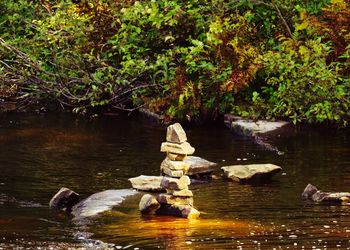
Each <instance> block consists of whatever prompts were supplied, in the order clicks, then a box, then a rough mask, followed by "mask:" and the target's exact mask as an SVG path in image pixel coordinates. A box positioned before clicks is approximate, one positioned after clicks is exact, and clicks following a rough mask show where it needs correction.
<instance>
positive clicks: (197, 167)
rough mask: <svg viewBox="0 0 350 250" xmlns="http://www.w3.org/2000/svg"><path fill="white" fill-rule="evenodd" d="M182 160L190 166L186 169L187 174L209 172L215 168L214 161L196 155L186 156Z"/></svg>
mask: <svg viewBox="0 0 350 250" xmlns="http://www.w3.org/2000/svg"><path fill="white" fill-rule="evenodd" d="M184 162H185V163H186V164H188V165H189V166H190V168H189V169H188V171H187V175H189V176H194V175H204V174H210V173H212V172H213V171H214V170H216V169H217V164H216V163H214V162H211V161H207V160H205V159H203V158H200V157H197V156H188V157H186V158H185V160H184Z"/></svg>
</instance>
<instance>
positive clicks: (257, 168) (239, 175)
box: [221, 164, 282, 182]
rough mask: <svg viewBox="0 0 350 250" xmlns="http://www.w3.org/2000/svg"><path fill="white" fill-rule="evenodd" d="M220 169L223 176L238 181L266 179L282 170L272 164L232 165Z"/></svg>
mask: <svg viewBox="0 0 350 250" xmlns="http://www.w3.org/2000/svg"><path fill="white" fill-rule="evenodd" d="M221 169H222V171H223V172H224V176H225V177H227V178H230V179H232V180H234V181H238V182H247V181H264V180H268V179H270V178H271V177H272V176H273V175H275V174H277V173H278V172H280V171H281V170H282V168H281V167H279V166H276V165H274V164H250V165H233V166H225V167H222V168H221Z"/></svg>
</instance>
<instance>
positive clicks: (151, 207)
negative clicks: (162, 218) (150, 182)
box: [139, 194, 160, 214]
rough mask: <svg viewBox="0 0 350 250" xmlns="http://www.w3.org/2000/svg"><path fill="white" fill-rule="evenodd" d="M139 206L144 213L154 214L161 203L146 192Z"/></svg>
mask: <svg viewBox="0 0 350 250" xmlns="http://www.w3.org/2000/svg"><path fill="white" fill-rule="evenodd" d="M139 208H140V211H141V213H142V214H154V213H155V212H156V211H157V210H158V209H159V208H160V204H159V202H158V201H157V199H156V198H155V197H154V196H153V195H150V194H145V195H144V196H142V198H141V200H140V203H139Z"/></svg>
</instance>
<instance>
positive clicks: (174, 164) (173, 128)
mask: <svg viewBox="0 0 350 250" xmlns="http://www.w3.org/2000/svg"><path fill="white" fill-rule="evenodd" d="M160 151H161V152H166V153H167V157H166V158H165V159H164V161H163V162H162V164H161V166H160V170H161V173H162V174H163V175H167V176H170V177H175V178H180V177H181V176H183V175H186V174H187V172H188V170H189V168H190V165H189V164H187V163H185V162H184V159H185V158H186V156H187V155H191V154H193V153H194V148H193V147H192V146H191V145H190V144H189V143H188V142H187V136H186V133H185V131H184V130H183V128H182V127H181V125H180V124H179V123H175V124H173V125H170V126H169V127H168V129H167V135H166V142H163V143H162V145H161V147H160Z"/></svg>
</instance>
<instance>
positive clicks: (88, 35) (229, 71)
mask: <svg viewBox="0 0 350 250" xmlns="http://www.w3.org/2000/svg"><path fill="white" fill-rule="evenodd" d="M349 16H350V15H349V0H332V1H330V0H321V1H305V0H281V1H277V0H272V1H264V0H262V1H255V0H239V1H224V0H215V1H207V0H204V1H199V0H190V1H179V0H165V1H158V0H150V1H146V0H141V1H134V0H122V1H113V0H97V1H85V0H84V1H69V0H67V1H54V0H52V1H48V0H47V1H45V0H41V1H29V0H19V1H16V2H15V1H7V2H6V1H2V2H1V3H0V98H1V100H11V101H16V102H20V103H21V104H22V105H23V106H28V107H30V106H31V105H33V104H37V103H40V102H41V103H42V104H41V105H45V103H46V102H48V103H52V102H54V103H57V104H59V105H60V106H61V107H63V108H69V109H71V110H73V111H76V112H83V113H84V112H86V111H89V110H95V109H96V108H100V107H102V108H105V107H108V108H111V107H113V108H117V109H122V110H134V109H136V108H138V107H139V106H143V105H146V106H147V107H148V108H150V109H151V110H153V111H155V112H158V113H163V114H166V116H167V119H168V120H171V119H203V118H204V119H205V118H218V117H220V116H221V115H222V114H224V113H226V112H232V113H236V114H240V115H244V116H248V117H265V118H270V119H274V118H288V119H292V120H293V121H294V122H304V121H307V122H336V123H340V124H346V123H348V122H349V114H348V112H347V109H348V107H349V94H348V93H349V92H350V91H349V81H350V80H349V77H348V75H349V71H350V67H349V61H350V46H349V42H350V38H349V36H348V34H349V30H350V28H349V23H350V20H349ZM1 100H0V101H1Z"/></svg>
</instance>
